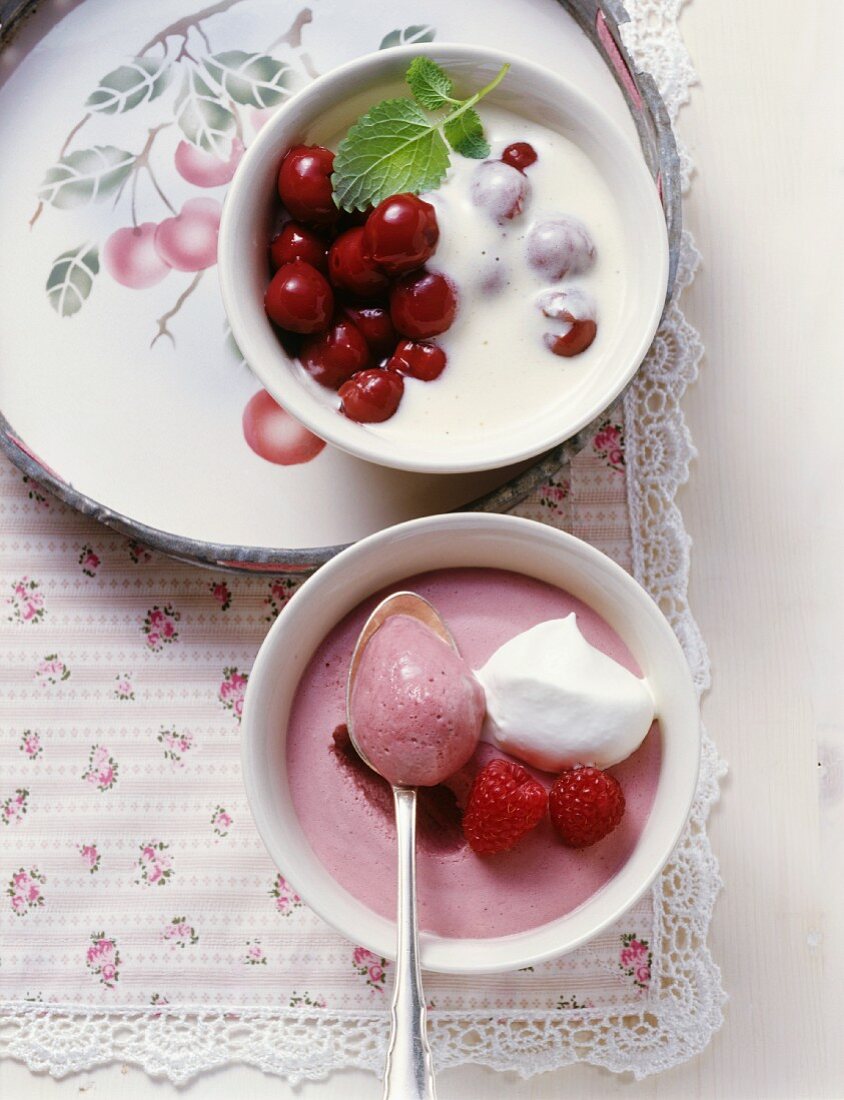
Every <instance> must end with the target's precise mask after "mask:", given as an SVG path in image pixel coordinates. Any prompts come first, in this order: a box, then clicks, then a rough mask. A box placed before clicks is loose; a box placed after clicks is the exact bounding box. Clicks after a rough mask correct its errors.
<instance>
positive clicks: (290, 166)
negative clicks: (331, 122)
mask: <svg viewBox="0 0 844 1100" xmlns="http://www.w3.org/2000/svg"><path fill="white" fill-rule="evenodd" d="M333 166H334V154H333V153H332V152H331V150H330V149H325V148H323V147H322V146H319V145H311V146H308V145H297V146H294V147H293V148H292V149H290V150H289V151H288V152H287V153H286V154H285V156H284V159H283V160H282V162H281V168H280V170H279V174H278V193H279V195H280V197H281V201H282V203H283V204H284V206H285V209H286V210H287V213H288V214H289V215H290V218H291V220H290V221H288V222H286V223H285V224H284V226H283V227H282V229H281V232H280V233H279V234H278V235H277V236H275V237H274V238H273V240H272V242H271V243H270V263H271V266H272V268H273V270H274V272H275V273H274V275H273V277H272V280H271V282H270V284H269V286H268V287H267V291H266V295H265V298H264V305H265V308H266V311H267V315H268V316H269V318H270V320H271V321H273V323H274V324H276V325H277V326H278V327H279V328H280V329H281V330H282V335H283V337H285V338H287V337H288V336H289V334H294V335H293V337H292V339H293V340H294V341H295V351H296V354H297V355H298V357H299V360H300V362H301V363H302V365H303V366H304V368H305V369H306V370H307V371H308V373H309V374H310V375H311V376H312V377H313V378H314V379H315V380H316V381H317V382H319V383H320V384H321V385H323V386H326V387H327V388H329V389H333V390H338V391H339V397H340V404H341V409H342V411H343V413H344V414H345V415H346V416H347V417H349V419H351V420H356V421H358V422H360V423H376V422H380V421H384V420H387V419H389V418H390V417H391V416H392V415H393V413H394V412H395V411H396V409H397V408H398V406H399V402H400V401H401V399H402V394H403V393H404V377H405V376H410V377H413V378H418V379H421V380H422V381H426V382H428V381H431V380H432V379H434V378H437V377H439V375H440V374H441V373H442V371H443V369H444V368H445V365H446V355H445V352H444V351H443V349H442V348H441V347H439V345H437V344H436V343H433V342H432V340H431V338H432V337H434V336H438V335H439V334H440V333H442V332H445V331H446V329H448V328H449V327H450V325H451V323H452V322H453V320H454V317H455V314H456V312H457V294H456V292H455V289H454V286H453V285H452V284H451V282H450V281H449V280H448V279H447V278H446V277H445V276H444V275H441V274H439V273H438V272H430V271H425V270H424V268H423V265H424V264H425V262H426V261H427V260H428V259H430V257H431V256H432V255H433V253H434V250H435V249H436V246H437V241H438V239H439V226H438V225H437V216H436V212H435V210H434V208H433V206H431V204H430V203H428V202H425V201H424V199H420V198H418V197H417V196H416V195H412V194H402V195H392V196H391V197H390V198H387V199H384V200H383V202H381V203H379V205H378V206H377V207H375V209H374V210H371V211H368V212H363V213H355V214H351V215H349V214H344V213H342V212H341V211H339V210H338V209H337V207H336V206H335V204H334V198H333V194H332V187H331V172H332V169H333ZM290 346H291V348H292V347H293V346H294V345H290Z"/></svg>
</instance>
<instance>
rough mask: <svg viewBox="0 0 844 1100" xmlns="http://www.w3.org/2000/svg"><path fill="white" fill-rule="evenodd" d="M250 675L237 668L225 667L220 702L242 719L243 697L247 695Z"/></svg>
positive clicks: (238, 718) (237, 717)
mask: <svg viewBox="0 0 844 1100" xmlns="http://www.w3.org/2000/svg"><path fill="white" fill-rule="evenodd" d="M248 680H249V676H248V674H247V673H245V672H240V671H239V670H238V669H237V668H224V669H223V681H222V683H221V684H220V692H219V695H220V702H221V703H222V704H223V706H224V707H225V708H226V710H230V711H231V712H232V713H233V714H234V716H235V718H236V719H237V720H238V722H239V721H240V718H241V715H242V714H243V699H244V696H245V695H246V684H247V682H248Z"/></svg>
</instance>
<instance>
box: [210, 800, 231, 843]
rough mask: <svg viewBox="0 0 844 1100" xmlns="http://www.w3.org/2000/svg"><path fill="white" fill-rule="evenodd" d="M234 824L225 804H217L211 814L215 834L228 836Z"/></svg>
mask: <svg viewBox="0 0 844 1100" xmlns="http://www.w3.org/2000/svg"><path fill="white" fill-rule="evenodd" d="M232 824H233V819H232V816H231V814H230V813H229V811H228V810H227V809H225V807H223V806H217V808H216V809H215V810H214V812H213V814H211V828H212V829H213V830H214V836H219V837H224V836H228V835H229V829H230V828H231V827H232Z"/></svg>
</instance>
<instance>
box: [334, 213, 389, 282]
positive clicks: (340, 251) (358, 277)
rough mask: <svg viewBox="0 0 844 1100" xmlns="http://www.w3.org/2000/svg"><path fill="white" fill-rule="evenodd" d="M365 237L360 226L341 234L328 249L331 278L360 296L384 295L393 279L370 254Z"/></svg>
mask: <svg viewBox="0 0 844 1100" xmlns="http://www.w3.org/2000/svg"><path fill="white" fill-rule="evenodd" d="M363 238H364V230H363V229H362V228H361V227H360V226H356V227H355V228H353V229H347V230H346V232H345V233H341V234H340V236H339V237H338V238H337V239H336V240H335V242H334V244H332V246H331V248H330V249H329V252H328V277H329V279H330V280H331V282H332V283H333V284H334V286H336V287H339V289H340V290H347V291H348V292H349V294H354V295H355V296H356V297H357V298H383V297H384V295H385V294H386V293H387V288H388V287H389V285H390V280H389V279H388V278H387V276H386V275H385V274H384V272H383V271H381V269H380V268H379V267H378V266H377V265H376V263H375V261H374V260H373V259H372V257H371V256H369V255H368V254H367V251H366V246H365V244H364V239H363Z"/></svg>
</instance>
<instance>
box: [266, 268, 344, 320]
mask: <svg viewBox="0 0 844 1100" xmlns="http://www.w3.org/2000/svg"><path fill="white" fill-rule="evenodd" d="M264 308H265V309H266V311H267V316H268V317H269V319H270V320H271V321H274V322H275V323H276V324H277V325H279V326H280V327H281V328H284V329H287V330H288V331H289V332H303V333H313V332H321V331H322V329H324V328H325V327H326V325H327V324H328V322H329V321H330V320H331V314H332V313H333V311H334V294H333V292H332V290H331V287H330V286H329V285H328V280H327V279H326V278H325V276H324V275H320V273H319V272H318V271H317V269H316V268H315V267H313V266H312V265H311V264H306V263H305V261H304V260H294V261H293V262H292V263H289V264H284V266H283V267H280V268H279V269H278V271H277V272H276V273H275V275H273V277H272V279H271V281H270V285H269V286H268V287H267V292H266V294H265V295H264Z"/></svg>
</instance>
